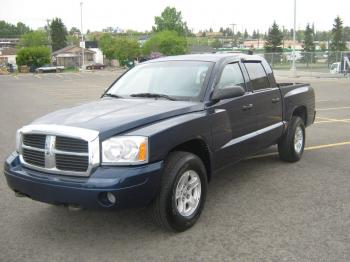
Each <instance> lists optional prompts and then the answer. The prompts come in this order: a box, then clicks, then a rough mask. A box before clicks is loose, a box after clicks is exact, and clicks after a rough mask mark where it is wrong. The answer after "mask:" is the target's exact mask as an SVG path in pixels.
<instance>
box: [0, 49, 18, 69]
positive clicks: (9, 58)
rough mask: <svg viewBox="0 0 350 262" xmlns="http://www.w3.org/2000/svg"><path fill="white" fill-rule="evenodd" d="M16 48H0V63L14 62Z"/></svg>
mask: <svg viewBox="0 0 350 262" xmlns="http://www.w3.org/2000/svg"><path fill="white" fill-rule="evenodd" d="M16 52H17V50H16V48H13V47H5V48H0V64H7V63H9V64H12V65H15V64H16Z"/></svg>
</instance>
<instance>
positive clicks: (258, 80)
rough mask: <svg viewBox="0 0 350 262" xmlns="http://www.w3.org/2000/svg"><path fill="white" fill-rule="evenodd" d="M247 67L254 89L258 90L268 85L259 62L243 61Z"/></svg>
mask: <svg viewBox="0 0 350 262" xmlns="http://www.w3.org/2000/svg"><path fill="white" fill-rule="evenodd" d="M244 65H245V67H246V68H247V71H248V74H249V77H250V81H251V85H252V88H253V89H254V90H260V89H265V88H269V87H270V82H269V79H268V78H267V75H266V72H265V70H264V68H263V66H262V64H261V63H257V62H249V63H248V62H246V63H244Z"/></svg>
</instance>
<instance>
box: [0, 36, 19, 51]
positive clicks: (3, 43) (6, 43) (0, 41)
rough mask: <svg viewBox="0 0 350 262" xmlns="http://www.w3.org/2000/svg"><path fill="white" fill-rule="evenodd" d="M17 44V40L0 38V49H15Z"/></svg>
mask: <svg viewBox="0 0 350 262" xmlns="http://www.w3.org/2000/svg"><path fill="white" fill-rule="evenodd" d="M18 43H19V38H0V49H1V48H6V47H13V48H15V47H16V45H17V44H18Z"/></svg>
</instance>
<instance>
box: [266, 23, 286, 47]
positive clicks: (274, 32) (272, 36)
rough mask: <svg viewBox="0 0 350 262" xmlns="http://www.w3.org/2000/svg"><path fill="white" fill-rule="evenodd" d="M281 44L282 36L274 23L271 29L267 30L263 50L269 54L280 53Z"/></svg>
mask: <svg viewBox="0 0 350 262" xmlns="http://www.w3.org/2000/svg"><path fill="white" fill-rule="evenodd" d="M282 42H283V34H282V32H281V31H280V29H279V26H278V25H277V23H276V21H275V22H273V25H272V28H270V29H269V32H268V35H267V37H266V43H265V46H264V48H265V50H266V52H269V53H280V52H282Z"/></svg>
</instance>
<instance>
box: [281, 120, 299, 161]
mask: <svg viewBox="0 0 350 262" xmlns="http://www.w3.org/2000/svg"><path fill="white" fill-rule="evenodd" d="M304 147H305V124H304V121H303V119H302V118H300V117H298V116H293V117H292V120H291V121H290V122H289V126H288V129H287V132H286V133H285V134H284V136H283V138H282V140H281V141H280V142H279V144H278V152H279V156H280V158H281V160H283V161H287V162H296V161H299V160H300V158H301V156H302V155H303V152H304Z"/></svg>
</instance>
